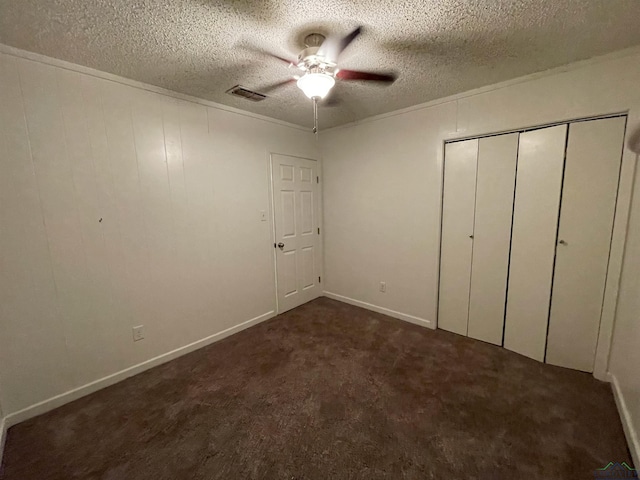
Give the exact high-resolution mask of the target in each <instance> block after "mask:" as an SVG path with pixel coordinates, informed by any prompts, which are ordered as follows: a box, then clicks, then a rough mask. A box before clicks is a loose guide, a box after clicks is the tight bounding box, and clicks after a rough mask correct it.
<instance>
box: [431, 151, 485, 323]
mask: <svg viewBox="0 0 640 480" xmlns="http://www.w3.org/2000/svg"><path fill="white" fill-rule="evenodd" d="M477 163H478V139H473V140H465V141H461V142H453V143H448V144H446V145H445V158H444V192H443V199H442V202H443V203H442V237H441V243H440V245H441V247H440V293H439V301H438V328H442V329H443V330H448V331H450V332H454V333H458V334H460V335H466V334H467V323H468V322H467V321H468V318H469V283H470V281H471V255H472V247H473V216H474V204H475V198H476V168H477Z"/></svg>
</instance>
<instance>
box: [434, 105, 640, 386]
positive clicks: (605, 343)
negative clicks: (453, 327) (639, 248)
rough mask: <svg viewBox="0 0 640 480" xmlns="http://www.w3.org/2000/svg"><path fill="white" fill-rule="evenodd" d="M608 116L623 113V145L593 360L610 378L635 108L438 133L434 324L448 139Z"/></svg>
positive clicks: (597, 373) (598, 372)
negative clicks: (486, 129) (494, 128)
mask: <svg viewBox="0 0 640 480" xmlns="http://www.w3.org/2000/svg"><path fill="white" fill-rule="evenodd" d="M611 117H626V126H625V134H624V140H623V142H624V143H623V145H621V149H622V150H621V157H622V161H621V166H620V176H619V179H618V193H617V197H616V206H615V214H614V220H613V230H612V234H611V248H610V251H609V264H608V267H607V276H606V282H605V290H604V298H603V302H602V314H601V316H600V330H599V332H598V343H597V345H596V353H595V361H594V366H593V376H594V377H595V378H597V379H598V380H602V381H607V382H608V381H610V378H609V372H608V370H609V354H610V351H611V341H612V339H613V330H614V328H615V317H616V310H617V306H618V294H619V290H620V280H621V277H622V265H623V261H624V252H625V244H626V238H627V229H628V227H629V214H630V210H631V202H632V200H633V183H634V179H635V174H636V154H635V153H633V152H632V151H631V150H630V149H629V148H627V142H628V138H627V137H628V135H629V133H630V132H629V129H628V126H629V125H634V124H637V123H638V121H640V115H639V114H638V112H633V114H632V112H631V111H630V110H628V109H627V110H623V111H614V112H610V113H605V114H601V115H591V116H586V117H573V118H568V119H565V120H557V121H552V122H549V123H545V124H537V125H529V126H524V127H520V128H510V129H508V130H500V131H491V132H483V131H478V132H475V133H473V134H469V132H464V131H463V132H450V133H445V134H443V135H442V136H441V145H440V147H439V149H438V158H437V162H438V168H439V175H440V192H439V193H440V195H439V202H440V204H439V206H438V211H439V222H438V239H439V242H438V269H437V274H436V277H437V279H436V305H435V312H434V318H435V322H434V323H435V327H434V328H438V305H439V302H440V257H441V250H442V245H441V243H442V207H443V198H444V197H443V195H444V162H445V146H446V144H447V143H451V142H457V141H462V140H470V139H473V138H482V137H491V136H495V135H503V134H505V133H516V132H517V133H522V132H526V131H531V130H538V129H541V128H547V127H553V126H556V125H563V124H570V123H575V122H586V121H590V120H601V119H605V118H611Z"/></svg>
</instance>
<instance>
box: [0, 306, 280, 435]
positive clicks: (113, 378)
mask: <svg viewBox="0 0 640 480" xmlns="http://www.w3.org/2000/svg"><path fill="white" fill-rule="evenodd" d="M275 315H276V312H275V311H270V312H267V313H263V314H262V315H260V316H257V317H255V318H252V319H251V320H247V321H246V322H242V323H240V324H238V325H235V326H233V327H231V328H227V329H226V330H223V331H221V332H218V333H215V334H213V335H210V336H208V337H205V338H203V339H201V340H198V341H196V342H193V343H190V344H188V345H185V346H184V347H180V348H177V349H175V350H172V351H170V352H167V353H163V354H162V355H158V356H157V357H154V358H151V359H149V360H146V361H144V362H142V363H139V364H137V365H133V366H132V367H129V368H126V369H124V370H121V371H119V372H116V373H113V374H111V375H108V376H106V377H103V378H101V379H99V380H95V381H93V382H91V383H87V384H86V385H83V386H81V387H78V388H74V389H73V390H69V391H68V392H65V393H62V394H60V395H56V396H55V397H51V398H49V399H47V400H44V401H42V402H39V403H36V404H35V405H31V406H30V407H27V408H24V409H22V410H19V411H17V412H14V413H11V414H9V415H7V416H6V417H5V419H3V422H4V424H5V425H4V428H5V429H8V428H9V427H12V426H13V425H16V424H18V423H20V422H24V421H25V420H28V419H30V418H33V417H37V416H38V415H42V414H43V413H46V412H48V411H51V410H53V409H55V408H58V407H60V406H62V405H64V404H66V403H69V402H72V401H74V400H77V399H78V398H81V397H84V396H86V395H89V394H91V393H94V392H97V391H98V390H101V389H103V388H105V387H108V386H111V385H113V384H115V383H118V382H121V381H122V380H125V379H127V378H129V377H133V376H134V375H137V374H138V373H142V372H144V371H145V370H149V369H150V368H153V367H157V366H158V365H162V364H163V363H166V362H168V361H170V360H173V359H175V358H178V357H181V356H182V355H186V354H187V353H191V352H193V351H195V350H198V349H200V348H202V347H206V346H207V345H210V344H212V343H215V342H218V341H220V340H222V339H223V338H226V337H228V336H230V335H233V334H234V333H238V332H240V331H242V330H245V329H247V328H249V327H252V326H254V325H256V324H258V323H260V322H264V321H265V320H268V319H270V318H273V317H275Z"/></svg>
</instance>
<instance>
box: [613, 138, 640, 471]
mask: <svg viewBox="0 0 640 480" xmlns="http://www.w3.org/2000/svg"><path fill="white" fill-rule="evenodd" d="M631 133H633V132H631ZM635 177H636V179H635V185H636V187H635V191H634V196H633V201H632V205H631V215H630V221H629V231H628V236H627V245H626V251H625V259H624V266H623V270H622V281H621V287H620V297H619V299H618V311H617V315H616V323H615V326H614V333H613V342H612V345H613V347H612V351H611V358H610V363H609V371H610V372H611V373H612V375H613V376H614V378H615V388H616V389H617V391H618V394H619V398H618V401H619V406H620V407H621V408H622V409H623V411H624V410H626V412H625V414H626V415H628V419H629V423H630V424H631V425H632V427H633V428H627V430H628V431H627V436H628V437H631V443H632V444H633V447H632V448H631V451H632V453H634V454H635V457H634V462H635V466H636V468H638V467H640V442H639V441H638V432H640V168H637V169H636V175H635ZM622 402H624V404H622Z"/></svg>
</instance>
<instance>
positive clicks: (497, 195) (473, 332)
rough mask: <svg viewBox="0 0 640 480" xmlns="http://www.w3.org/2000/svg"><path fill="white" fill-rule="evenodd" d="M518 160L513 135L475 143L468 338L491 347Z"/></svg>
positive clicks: (496, 334) (500, 317)
mask: <svg viewBox="0 0 640 480" xmlns="http://www.w3.org/2000/svg"><path fill="white" fill-rule="evenodd" d="M517 157H518V134H517V133H511V134H508V135H499V136H495V137H487V138H481V139H480V143H479V145H478V174H477V182H476V210H475V224H474V225H475V226H474V229H473V260H472V262H471V292H470V297H469V331H468V334H469V336H470V337H473V338H477V339H478V340H483V341H485V342H490V343H494V344H496V345H502V330H503V327H504V311H505V302H506V295H507V274H508V271H509V246H510V243H511V218H512V214H513V195H514V188H515V180H516V160H517Z"/></svg>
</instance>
